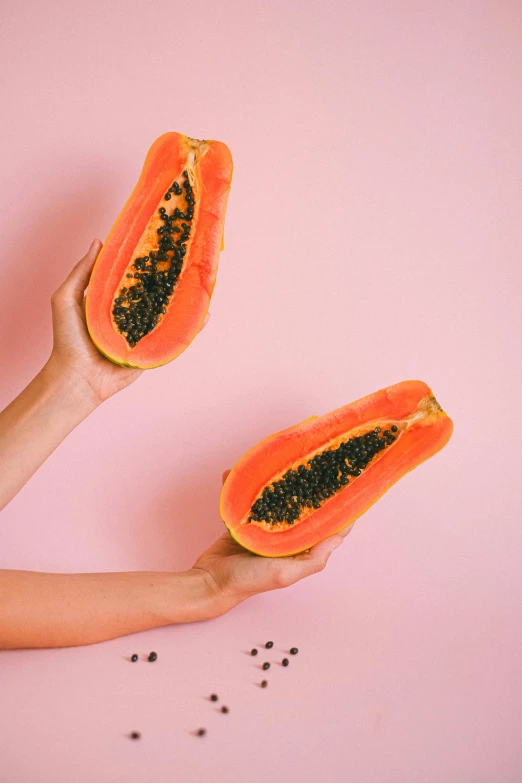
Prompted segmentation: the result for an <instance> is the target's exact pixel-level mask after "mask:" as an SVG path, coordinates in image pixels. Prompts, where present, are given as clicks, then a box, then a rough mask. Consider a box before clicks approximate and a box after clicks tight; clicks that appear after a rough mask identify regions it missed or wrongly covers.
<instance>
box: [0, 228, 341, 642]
mask: <svg viewBox="0 0 522 783" xmlns="http://www.w3.org/2000/svg"><path fill="white" fill-rule="evenodd" d="M101 247H102V243H101V241H100V240H99V239H95V240H94V241H93V243H92V245H91V247H90V249H89V251H88V253H87V254H86V255H85V256H84V257H83V258H82V259H81V260H80V261H79V262H78V264H76V266H75V267H74V269H73V270H72V272H71V274H70V275H69V276H68V277H67V279H66V280H65V281H64V282H63V283H62V285H61V286H60V287H59V288H58V289H57V291H56V292H55V293H54V294H53V296H52V299H51V305H52V316H53V350H52V353H51V356H50V357H49V359H48V361H47V362H46V364H45V365H44V367H43V368H42V370H41V371H40V372H39V373H38V375H37V376H36V377H35V378H34V379H33V380H32V381H31V382H30V383H29V385H28V386H27V387H26V388H25V389H24V390H23V391H22V393H21V394H20V395H19V396H18V397H17V398H16V399H15V400H13V402H12V403H11V404H10V405H8V406H7V408H6V409H5V410H4V411H2V413H0V466H1V470H0V509H2V508H4V507H5V506H6V505H7V503H9V501H10V500H11V499H12V498H13V497H14V496H15V495H16V494H17V493H18V492H19V491H20V490H21V489H22V487H23V486H24V485H25V483H26V482H27V481H28V480H29V479H30V478H31V476H32V475H33V474H34V473H35V472H36V471H37V470H38V468H39V467H40V465H41V464H42V463H43V462H44V461H45V460H46V459H47V457H48V456H49V455H50V454H52V452H53V451H54V450H55V449H56V448H57V447H58V446H59V445H60V443H61V442H62V441H63V440H64V438H65V437H66V436H67V435H68V434H69V433H70V432H71V431H72V430H73V429H74V428H75V427H76V426H77V425H78V424H79V423H80V422H81V421H83V420H84V419H85V418H87V416H89V414H90V413H92V412H93V411H94V410H95V409H96V408H97V407H98V405H101V404H102V403H103V402H104V401H105V400H107V399H108V398H109V397H111V396H112V395H113V394H115V393H116V392H119V391H121V390H122V389H124V388H125V387H126V386H128V385H129V384H131V383H133V382H134V381H135V380H137V378H138V377H139V376H140V374H141V372H142V371H141V370H133V369H129V368H124V367H120V366H118V365H116V364H113V363H112V362H110V361H109V360H108V359H105V358H104V357H103V356H102V355H101V354H100V353H99V352H98V350H97V349H96V348H95V347H94V345H93V343H92V342H91V340H90V338H89V335H88V332H87V327H86V325H85V308H84V295H85V289H86V287H87V284H88V281H89V276H90V273H91V270H92V268H93V266H94V262H95V260H96V258H97V256H98V254H99V252H100V250H101ZM227 474H228V471H225V473H224V474H223V481H224V480H225V478H226V476H227ZM350 529H351V527H348V528H345V530H343V531H341V533H338V534H336V535H334V536H331V537H330V538H327V539H325V540H324V541H322V542H321V543H320V544H317V545H316V546H314V547H312V548H311V549H310V550H308V551H307V552H303V553H302V554H299V555H295V556H293V557H283V558H265V557H258V556H257V555H254V554H252V553H250V552H247V551H246V550H245V549H243V547H241V546H240V545H239V544H237V543H236V542H235V541H234V540H233V539H232V538H231V536H230V534H229V533H228V532H224V533H223V535H222V536H220V537H219V538H218V539H217V541H215V542H214V543H213V544H212V545H211V546H210V547H209V548H208V549H206V550H205V551H204V552H203V553H202V554H201V555H200V556H199V557H198V559H197V560H196V562H195V563H194V565H193V566H192V568H190V569H188V570H187V571H182V572H176V573H171V572H159V571H130V572H122V573H119V572H117V573H93V574H83V573H82V574H47V573H38V572H34V571H11V570H0V649H15V648H24V647H68V646H75V645H83V644H94V643H96V642H103V641H106V640H108V639H114V638H116V637H119V636H124V635H127V634H132V633H136V632H137V631H143V630H146V629H148V628H157V627H159V626H164V625H171V624H174V623H185V622H194V621H199V620H208V619H211V618H214V617H219V616H220V615H222V614H225V613H226V612H228V611H229V610H230V609H232V608H233V607H234V606H237V605H238V604H239V603H241V602H242V601H244V600H245V599H246V598H249V597H251V596H253V595H256V594H257V593H262V592H265V591H267V590H276V589H278V588H282V587H287V586H289V585H291V584H294V583H295V582H298V581H299V580H300V579H303V578H304V577H307V576H311V575H312V574H316V573H318V572H319V571H322V570H323V568H324V567H325V565H326V563H327V561H328V558H329V557H330V555H331V553H332V552H333V550H334V549H336V548H337V547H338V546H339V545H340V544H341V543H342V542H343V540H344V538H345V537H346V535H348V533H349V532H350Z"/></svg>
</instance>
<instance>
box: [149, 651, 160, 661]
mask: <svg viewBox="0 0 522 783" xmlns="http://www.w3.org/2000/svg"><path fill="white" fill-rule="evenodd" d="M157 657H158V653H155V652H151V653H149V657H148V660H149V661H155V660H156V659H157Z"/></svg>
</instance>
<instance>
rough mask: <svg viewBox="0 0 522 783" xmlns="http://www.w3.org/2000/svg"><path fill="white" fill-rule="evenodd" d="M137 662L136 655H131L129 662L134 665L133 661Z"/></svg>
mask: <svg viewBox="0 0 522 783" xmlns="http://www.w3.org/2000/svg"><path fill="white" fill-rule="evenodd" d="M137 660H138V656H137V655H136V653H134V655H131V661H132V662H133V663H134V662H135V661H137Z"/></svg>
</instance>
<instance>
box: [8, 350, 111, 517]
mask: <svg viewBox="0 0 522 783" xmlns="http://www.w3.org/2000/svg"><path fill="white" fill-rule="evenodd" d="M95 407H96V404H95V403H94V402H93V399H92V398H89V397H88V396H85V394H84V393H83V392H82V391H81V390H80V388H79V387H78V385H77V384H75V382H74V380H73V379H70V380H68V378H67V376H66V375H65V374H62V375H60V374H58V373H55V372H54V371H53V370H52V369H51V367H50V365H49V364H47V365H46V366H45V367H44V368H43V369H42V370H41V372H39V373H38V375H37V376H36V377H35V378H34V379H33V380H32V381H31V383H30V384H29V385H28V386H27V387H26V388H25V389H24V390H23V392H22V393H21V394H19V395H18V397H17V398H16V399H15V400H13V402H12V403H11V404H10V405H8V406H7V408H6V409H5V410H4V411H2V412H1V413H0V509H2V508H3V507H4V506H6V505H7V503H9V501H10V500H11V499H12V498H13V497H14V496H15V495H16V493H17V492H18V491H19V490H20V489H21V488H22V487H23V485H24V484H25V483H26V482H27V481H28V479H30V478H31V476H32V475H33V473H35V472H36V471H37V470H38V468H39V467H40V465H41V464H42V463H43V462H45V460H46V459H47V457H48V456H49V455H50V454H52V452H53V451H54V450H55V449H56V447H57V446H58V445H59V444H60V443H61V442H62V440H63V439H64V438H65V437H66V436H67V435H68V434H69V433H70V432H71V431H72V430H73V429H74V428H75V427H76V426H77V425H78V424H79V423H80V422H81V421H82V420H83V419H85V418H86V417H87V416H88V415H89V413H91V412H92V411H93V410H94V408H95Z"/></svg>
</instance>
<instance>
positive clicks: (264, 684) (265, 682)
mask: <svg viewBox="0 0 522 783" xmlns="http://www.w3.org/2000/svg"><path fill="white" fill-rule="evenodd" d="M267 685H268V680H263V681H262V682H261V687H262V688H266V686H267Z"/></svg>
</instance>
